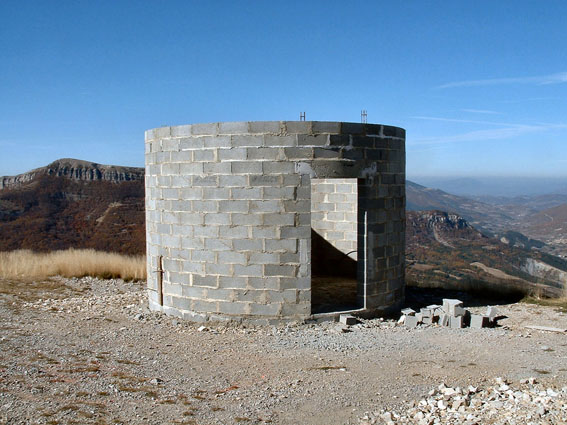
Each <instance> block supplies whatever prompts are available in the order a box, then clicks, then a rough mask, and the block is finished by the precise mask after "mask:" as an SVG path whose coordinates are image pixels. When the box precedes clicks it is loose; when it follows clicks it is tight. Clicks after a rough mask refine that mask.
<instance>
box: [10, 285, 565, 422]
mask: <svg viewBox="0 0 567 425" xmlns="http://www.w3.org/2000/svg"><path fill="white" fill-rule="evenodd" d="M0 291H1V294H0V327H1V333H0V423H1V424H28V423H29V424H36V423H37V424H71V423H77V424H88V423H97V424H121V423H122V424H137V423H140V424H168V423H170V424H262V423H273V424H325V425H332V424H379V423H387V424H397V423H416V424H434V423H447V424H448V423H459V424H460V423H463V424H464V423H467V424H474V423H478V424H484V423H518V424H519V423H529V422H532V423H550V424H562V423H565V417H566V414H565V403H566V398H567V389H564V387H565V386H566V385H567V382H566V380H567V334H565V333H551V332H541V331H530V330H528V329H526V328H525V327H524V326H525V325H527V324H531V325H544V326H555V327H562V328H567V315H566V314H564V313H561V312H560V311H558V310H557V309H554V308H549V307H539V306H533V305H527V304H517V303H516V304H505V305H501V306H499V307H498V308H499V310H500V311H501V313H502V315H503V316H506V318H503V319H501V320H500V321H499V323H500V325H501V326H500V327H498V328H493V329H448V328H440V327H437V326H428V327H420V328H417V329H411V330H410V329H406V328H405V327H403V326H397V325H396V322H395V321H384V320H379V319H376V320H368V321H362V322H361V323H359V324H358V325H355V326H351V327H343V326H341V325H339V324H337V323H330V322H327V323H322V324H292V325H288V326H280V327H271V326H265V327H253V326H245V325H237V324H234V325H226V324H224V325H222V324H212V323H211V324H207V326H206V328H204V329H203V327H202V326H201V325H199V324H191V323H186V322H181V321H179V320H176V319H173V318H170V317H167V316H163V315H161V314H157V313H150V312H149V311H148V310H147V308H146V307H145V291H144V283H143V282H140V283H127V282H123V281H121V280H98V279H93V278H83V279H68V280H67V279H62V278H55V279H52V280H51V281H49V282H35V283H27V284H23V283H16V282H6V281H0ZM438 301H439V303H440V301H441V300H438ZM477 304H478V303H477ZM485 308H486V306H482V305H477V306H476V307H474V308H473V309H472V310H475V311H483V309H485ZM496 377H501V378H500V380H499V381H495V378H496ZM529 378H535V381H534V380H533V379H532V380H528V379H529ZM506 387H508V388H506ZM446 388H450V389H452V390H453V391H455V392H454V393H453V392H451V391H450V390H446ZM470 388H474V389H475V391H471V389H470ZM457 389H458V391H457ZM507 391H512V397H511V396H510V393H507ZM495 392H496V393H498V394H496V393H495ZM544 392H545V395H544V394H543V393H544ZM446 393H449V395H447V394H446ZM524 393H525V394H526V396H524ZM526 397H529V400H527V399H526ZM538 397H539V398H538ZM473 400H476V401H473ZM510 400H512V401H510ZM515 400H517V401H518V402H517V403H515ZM439 402H441V404H439ZM454 402H459V403H456V404H455V405H453V403H454ZM493 402H494V403H496V404H494V403H493ZM508 402H509V403H508ZM423 403H425V404H423ZM490 403H492V404H490ZM499 403H500V404H499ZM510 403H512V404H510ZM522 403H524V404H522ZM520 405H521V406H520ZM540 406H543V410H542V409H540ZM454 407H455V408H454ZM513 408H515V409H516V410H515V412H516V413H515V415H512V418H513V419H514V420H516V421H517V422H506V420H507V419H506V417H510V415H509V413H510V411H511V409H513ZM459 409H461V411H459ZM522 409H523V410H522ZM561 409H563V410H561ZM485 411H486V412H488V413H486V414H487V415H488V414H490V415H489V416H482V414H484V413H483V412H485ZM526 412H531V413H526ZM461 413H462V415H461ZM421 415H423V416H421ZM458 415H460V416H459V417H457V416H458ZM471 415H472V416H471ZM522 415H524V416H525V418H527V417H528V415H531V419H529V420H526V421H525V422H522V420H521V419H522V417H523V416H522ZM537 415H539V416H537ZM562 420H563V422H561V421H562ZM467 421H468V422H467ZM475 421H476V422H475ZM498 421H500V422H498Z"/></svg>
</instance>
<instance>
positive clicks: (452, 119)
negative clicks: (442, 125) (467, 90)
mask: <svg viewBox="0 0 567 425" xmlns="http://www.w3.org/2000/svg"><path fill="white" fill-rule="evenodd" d="M410 118H413V119H416V120H425V121H442V122H459V123H465V124H481V125H503V126H509V127H521V126H522V125H523V124H512V123H507V122H495V121H479V120H463V119H459V118H444V117H429V116H423V115H417V116H413V117H410Z"/></svg>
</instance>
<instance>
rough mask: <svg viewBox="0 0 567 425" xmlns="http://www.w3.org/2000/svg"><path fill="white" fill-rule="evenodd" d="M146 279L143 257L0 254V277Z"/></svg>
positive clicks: (77, 252) (82, 252) (83, 252)
mask: <svg viewBox="0 0 567 425" xmlns="http://www.w3.org/2000/svg"><path fill="white" fill-rule="evenodd" d="M58 275H59V276H64V277H83V276H94V277H101V278H106V279H109V278H122V279H124V280H139V279H145V278H146V258H145V257H144V256H136V257H134V256H127V255H121V254H116V253H108V252H100V251H95V250H93V249H68V250H65V251H54V252H49V253H37V252H33V251H29V250H19V251H11V252H0V278H4V279H44V278H47V277H49V276H58Z"/></svg>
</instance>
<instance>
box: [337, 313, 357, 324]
mask: <svg viewBox="0 0 567 425" xmlns="http://www.w3.org/2000/svg"><path fill="white" fill-rule="evenodd" d="M339 322H340V323H342V324H343V325H348V326H351V325H356V322H357V320H356V317H354V316H352V315H350V314H341V315H339Z"/></svg>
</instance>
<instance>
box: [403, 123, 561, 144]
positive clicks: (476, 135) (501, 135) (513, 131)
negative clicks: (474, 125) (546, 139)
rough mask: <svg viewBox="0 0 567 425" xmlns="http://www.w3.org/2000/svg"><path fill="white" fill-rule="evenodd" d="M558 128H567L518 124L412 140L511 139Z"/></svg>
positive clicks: (477, 140)
mask: <svg viewBox="0 0 567 425" xmlns="http://www.w3.org/2000/svg"><path fill="white" fill-rule="evenodd" d="M556 128H567V125H564V124H550V125H516V126H513V127H504V128H496V129H490V130H476V131H469V132H467V133H461V134H455V135H451V136H440V137H424V138H417V139H414V140H412V141H411V142H410V143H409V144H412V145H438V144H446V143H462V142H482V141H487V140H501V139H510V138H514V137H518V136H522V135H525V134H529V133H542V132H544V131H547V130H551V129H556Z"/></svg>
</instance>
